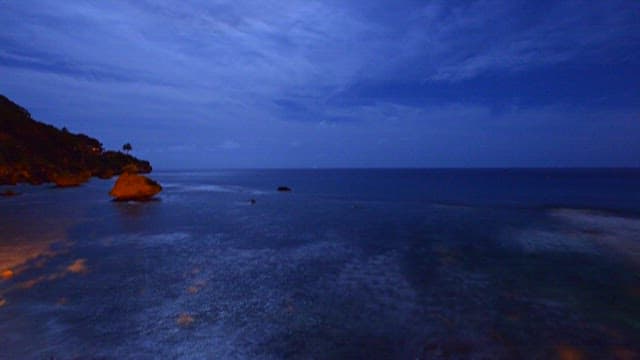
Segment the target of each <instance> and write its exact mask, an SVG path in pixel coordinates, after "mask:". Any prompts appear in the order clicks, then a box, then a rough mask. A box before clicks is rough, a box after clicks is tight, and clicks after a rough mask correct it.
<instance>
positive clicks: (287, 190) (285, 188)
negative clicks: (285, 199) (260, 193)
mask: <svg viewBox="0 0 640 360" xmlns="http://www.w3.org/2000/svg"><path fill="white" fill-rule="evenodd" d="M278 191H280V192H289V191H291V188H290V187H288V186H278Z"/></svg>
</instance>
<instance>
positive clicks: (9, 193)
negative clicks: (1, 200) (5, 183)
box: [0, 189, 19, 197]
mask: <svg viewBox="0 0 640 360" xmlns="http://www.w3.org/2000/svg"><path fill="white" fill-rule="evenodd" d="M16 195H19V193H17V192H15V191H13V190H11V189H7V190H5V191H3V192H0V196H6V197H9V196H16Z"/></svg>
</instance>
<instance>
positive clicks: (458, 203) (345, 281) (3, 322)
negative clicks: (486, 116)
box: [0, 169, 640, 359]
mask: <svg viewBox="0 0 640 360" xmlns="http://www.w3.org/2000/svg"><path fill="white" fill-rule="evenodd" d="M152 177H153V178H154V179H156V180H158V181H159V182H160V183H161V184H162V185H163V187H164V190H163V192H162V193H161V194H160V196H159V198H158V200H157V201H150V202H145V203H133V202H112V201H110V200H109V197H108V195H107V193H108V191H109V189H110V187H111V186H112V185H113V180H97V179H94V180H92V181H91V182H89V183H88V184H85V185H84V186H82V187H79V188H71V189H56V188H52V187H50V186H40V187H30V186H20V187H18V188H17V190H18V191H20V192H21V194H20V195H18V196H15V197H8V198H0V271H3V270H4V272H3V273H2V278H1V279H0V358H1V359H45V358H46V359H49V358H54V359H75V358H113V359H125V358H135V359H155V358H195V359H227V358H229V359H279V358H295V359H299V358H303V359H312V358H313V359H315V358H317V359H323V358H363V359H373V358H381V359H416V358H424V359H432V358H436V359H437V358H550V357H563V356H564V357H566V358H569V357H570V356H584V357H587V358H616V357H617V358H624V356H627V358H634V357H638V356H640V355H639V354H640V345H639V344H640V271H639V270H640V171H639V170H624V169H621V170H614V169H608V170H589V169H582V170H563V169H557V170H553V169H551V170H550V169H537V170H536V169H531V170H525V169H491V170H445V169H439V170H419V169H406V170H364V169H363V170H215V171H188V172H187V171H165V172H162V171H160V172H154V173H153V174H152ZM281 185H282V186H289V187H291V188H292V189H293V191H292V192H288V193H280V192H277V191H276V188H277V187H278V186H281ZM252 199H253V200H255V203H252V201H251V200H252ZM7 270H8V271H7Z"/></svg>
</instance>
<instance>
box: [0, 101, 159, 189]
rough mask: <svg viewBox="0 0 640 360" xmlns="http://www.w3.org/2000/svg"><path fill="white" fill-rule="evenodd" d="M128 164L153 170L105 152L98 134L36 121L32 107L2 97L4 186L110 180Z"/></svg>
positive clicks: (0, 182)
mask: <svg viewBox="0 0 640 360" xmlns="http://www.w3.org/2000/svg"><path fill="white" fill-rule="evenodd" d="M125 167H134V168H135V170H136V172H139V173H149V172H151V165H150V164H149V162H147V161H142V160H139V159H136V158H135V157H133V156H131V155H128V154H123V153H121V152H116V151H104V149H103V147H102V144H101V143H100V142H99V141H98V140H96V139H94V138H91V137H89V136H87V135H84V134H73V133H71V132H69V131H67V130H66V129H57V128H55V127H53V126H51V125H47V124H44V123H41V122H39V121H36V120H34V119H33V118H32V117H31V114H29V112H28V111H27V110H25V109H24V108H22V107H20V106H19V105H17V104H15V103H13V102H12V101H11V100H9V99H7V98H6V97H4V96H2V95H0V185H14V184H17V183H23V182H26V183H31V184H34V185H37V184H42V183H46V182H54V183H56V184H57V185H58V186H72V185H78V184H80V183H82V182H84V181H86V180H88V179H89V177H91V176H98V177H100V178H103V179H107V178H110V177H112V176H114V175H118V174H121V173H123V172H124V171H125Z"/></svg>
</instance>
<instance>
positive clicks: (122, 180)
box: [109, 173, 162, 201]
mask: <svg viewBox="0 0 640 360" xmlns="http://www.w3.org/2000/svg"><path fill="white" fill-rule="evenodd" d="M160 191H162V186H160V184H158V183H157V182H155V181H153V180H151V179H149V178H148V177H146V176H142V175H138V174H132V173H124V174H122V175H120V177H119V178H118V180H117V181H116V183H115V185H113V189H111V191H110V192H109V195H111V196H112V197H113V198H114V199H115V200H116V201H129V200H134V201H145V200H149V199H151V198H152V197H153V196H155V195H156V194H157V193H159V192H160Z"/></svg>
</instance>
